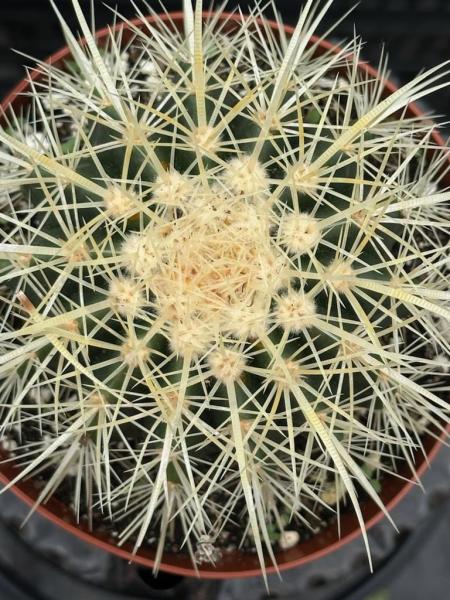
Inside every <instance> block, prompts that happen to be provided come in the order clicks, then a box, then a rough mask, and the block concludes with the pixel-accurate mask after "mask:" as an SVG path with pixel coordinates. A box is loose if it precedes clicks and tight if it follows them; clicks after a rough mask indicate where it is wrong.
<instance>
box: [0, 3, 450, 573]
mask: <svg viewBox="0 0 450 600" xmlns="http://www.w3.org/2000/svg"><path fill="white" fill-rule="evenodd" d="M214 14H215V11H204V12H203V18H205V19H206V18H208V17H210V16H211V15H214ZM244 16H245V15H244ZM158 17H159V18H160V19H162V20H163V21H164V22H165V23H169V22H170V21H173V23H174V24H175V25H176V26H179V25H180V24H182V23H183V20H184V13H183V12H182V11H177V12H169V13H163V14H160V15H158ZM158 17H157V16H155V15H149V16H146V17H145V23H148V24H149V25H152V24H153V23H155V22H156V19H157V18H158ZM224 20H227V21H229V22H230V23H238V22H241V20H242V19H241V16H240V15H238V14H236V13H230V12H223V13H222V14H221V18H220V20H219V22H223V21H224ZM258 21H259V22H262V19H258ZM265 21H266V22H267V24H268V25H269V26H270V28H271V29H272V30H273V31H279V30H280V29H281V28H280V24H279V23H277V22H276V21H274V20H271V19H267V20H265ZM129 23H130V24H132V25H134V26H136V27H137V28H139V29H143V28H144V26H145V23H144V21H143V19H141V18H139V17H137V18H134V19H131V20H130V21H129ZM283 29H284V32H285V33H286V34H287V35H292V33H293V32H294V27H292V26H291V25H287V24H283ZM120 30H123V31H124V32H127V31H129V32H130V33H132V29H131V28H130V26H129V24H128V23H122V22H121V23H118V24H116V25H115V27H113V28H109V27H105V28H102V29H100V30H98V31H96V33H95V39H96V41H97V42H101V41H102V40H105V39H107V37H108V35H109V33H110V31H112V32H113V33H117V32H118V31H120ZM81 43H82V44H83V45H85V44H86V40H85V38H81ZM311 45H315V46H316V49H317V52H318V54H319V53H324V52H335V53H336V52H337V51H338V50H340V47H339V46H338V45H335V44H333V43H331V42H330V41H328V40H325V39H322V38H320V37H318V36H315V35H313V36H311V38H310V46H311ZM350 54H351V53H349V55H350ZM70 55H71V53H70V49H69V48H68V46H65V47H63V48H61V49H60V50H59V51H57V52H55V53H54V54H52V55H51V56H49V57H48V58H47V59H45V60H44V61H41V62H42V63H44V64H53V65H58V64H59V63H61V62H62V61H63V60H64V59H67V58H69V57H70ZM358 69H359V70H360V72H362V73H365V74H367V75H369V76H370V77H377V78H379V76H380V75H379V72H378V71H377V70H376V69H375V68H374V67H372V66H371V65H369V64H367V63H365V62H361V61H359V63H358ZM42 75H43V72H42V69H41V67H40V66H39V65H38V66H37V67H33V68H32V70H31V72H30V73H29V74H28V77H27V78H23V79H22V80H21V81H20V82H19V83H18V84H17V85H16V86H15V87H14V88H13V89H12V90H11V91H10V92H9V93H8V94H7V95H6V97H5V99H4V100H3V102H2V103H1V104H0V123H1V121H2V120H3V118H4V114H6V112H7V109H8V107H10V106H12V107H19V108H20V107H21V106H23V105H26V104H27V95H26V93H27V92H28V91H29V88H30V85H29V80H31V81H36V80H39V78H40V77H42ZM383 85H384V94H386V93H389V94H390V93H392V92H394V91H395V90H397V89H398V86H396V85H395V84H394V83H393V82H392V81H391V80H389V79H384V80H383ZM406 112H407V114H408V115H410V116H415V117H422V118H424V117H426V114H425V113H424V111H423V110H422V109H421V108H420V107H419V105H418V104H417V103H415V102H411V103H410V104H408V107H407V111H406ZM432 138H433V140H434V142H435V143H436V144H437V145H438V146H439V147H441V148H444V147H445V146H446V144H445V141H444V139H443V137H442V136H441V134H440V133H439V132H438V131H436V130H434V131H433V133H432ZM449 160H450V157H449ZM447 432H450V425H449V426H448V427H447ZM445 438H446V434H445V433H442V434H441V435H440V436H436V437H433V436H431V435H428V436H426V445H427V446H428V447H427V452H426V455H425V456H424V455H423V454H419V453H417V457H416V458H417V460H418V465H417V469H416V472H417V476H418V477H420V476H421V475H422V474H423V473H424V472H425V471H426V469H427V468H428V466H429V464H430V462H431V461H432V460H433V459H434V457H435V456H436V454H437V453H438V451H439V450H440V448H441V447H442V445H443V442H444V439H445ZM2 458H4V455H3V454H2V453H1V452H0V459H2ZM13 477H14V467H13V466H12V465H11V464H7V465H5V464H1V462H0V482H1V483H3V484H5V485H7V484H8V483H9V482H10V481H11V480H12V479H13ZM410 477H411V474H409V478H406V479H405V480H403V479H401V478H399V477H394V476H390V477H389V476H388V477H387V478H386V481H388V480H392V481H393V482H395V484H396V485H395V488H396V491H395V492H394V493H392V494H391V497H390V499H389V500H388V501H387V502H386V503H385V506H386V509H387V510H388V511H389V512H391V511H392V509H393V508H394V507H395V506H396V505H397V504H398V503H399V502H400V501H401V500H402V499H403V498H404V496H405V495H406V494H407V493H408V492H409V491H410V490H411V489H412V487H413V486H415V485H416V482H415V481H414V480H412V479H411V478H410ZM10 491H12V492H13V493H14V494H15V495H16V496H17V497H18V498H20V499H21V500H22V501H23V502H25V503H26V504H27V505H28V506H30V507H33V508H36V510H37V512H38V513H40V514H41V515H42V516H43V517H45V518H46V519H48V520H49V521H51V522H52V523H53V524H55V525H57V526H59V527H61V528H62V529H64V530H65V531H68V532H70V533H72V534H73V535H75V536H77V537H78V538H80V539H82V540H83V541H85V542H86V543H88V544H91V545H93V546H96V547H98V548H100V549H102V550H105V551H107V552H109V553H112V554H114V555H116V556H118V557H120V558H122V559H125V560H127V561H129V562H134V563H137V564H139V565H142V566H144V567H149V568H152V567H154V560H152V558H151V554H152V553H151V552H150V551H149V552H146V551H145V550H144V551H142V550H139V551H138V553H137V554H133V553H132V551H131V549H127V545H124V546H123V547H119V546H117V545H116V544H115V543H114V540H112V539H111V538H108V537H107V536H102V535H101V534H99V533H98V532H97V533H95V532H89V531H88V530H87V529H86V528H83V526H82V525H79V524H76V523H75V520H74V517H73V515H71V512H70V511H69V509H68V508H67V507H66V506H65V505H64V504H63V503H62V502H60V501H58V500H55V499H53V498H52V499H50V500H49V501H48V502H47V503H46V504H41V505H39V506H37V507H35V501H36V496H37V494H36V492H35V490H34V489H33V479H32V478H30V479H27V480H25V481H23V482H20V483H18V484H16V485H14V486H13V487H11V488H10ZM381 497H383V493H382V494H381ZM362 505H363V506H362V508H363V509H364V507H365V506H366V508H367V507H368V510H365V511H363V512H366V513H367V512H369V513H370V516H369V518H368V519H367V520H366V521H365V527H366V530H369V529H370V528H371V527H373V526H374V525H376V524H377V523H378V522H379V521H381V520H382V519H383V518H384V514H383V512H382V511H381V510H379V509H378V508H374V507H375V504H374V503H373V502H372V501H367V502H363V503H362ZM352 520H353V522H354V524H353V527H350V528H349V531H348V532H347V533H344V534H343V535H342V536H341V537H340V538H337V537H336V535H335V534H333V533H332V534H331V535H328V537H329V538H330V541H329V543H325V544H324V545H322V547H320V546H319V547H318V548H316V549H314V550H312V551H310V552H304V551H300V550H299V548H301V546H302V543H300V544H299V545H297V546H296V547H294V548H292V549H290V550H288V551H284V552H282V551H278V552H277V553H276V555H275V556H276V558H277V567H275V566H273V565H272V564H267V565H266V568H265V571H266V573H267V574H273V573H276V572H277V571H285V570H287V569H292V568H294V567H298V566H300V565H303V564H306V563H308V562H311V561H313V560H316V559H319V558H322V557H324V556H326V555H328V554H330V553H331V552H334V551H336V550H338V549H340V548H342V547H343V546H345V545H346V544H348V543H350V542H351V541H353V540H355V539H358V538H360V537H361V530H360V527H359V524H358V522H357V519H356V516H354V515H352ZM332 529H335V525H329V526H327V527H326V528H325V529H323V530H321V531H320V532H319V533H318V534H315V535H314V536H313V538H312V539H314V538H318V537H323V535H324V534H325V536H326V535H327V534H329V530H332ZM307 543H308V542H303V544H307ZM247 554H248V553H243V552H240V551H239V550H236V551H233V553H232V555H233V556H235V558H234V559H232V560H228V561H226V562H227V565H226V567H225V568H224V567H223V566H221V563H223V562H224V559H221V560H220V561H219V562H218V565H219V568H215V567H207V566H206V567H201V568H199V569H195V568H194V567H193V566H189V565H188V563H189V564H191V563H190V558H189V556H188V555H187V554H184V553H183V554H182V553H168V552H165V553H164V554H163V560H162V561H161V563H160V566H159V569H160V570H161V571H164V572H167V573H172V574H174V575H181V576H187V577H200V578H203V579H232V578H247V577H254V576H260V575H261V573H262V569H261V567H260V566H258V565H257V561H255V560H253V562H254V566H244V567H241V568H239V567H240V564H241V563H242V562H243V563H246V562H247V563H248V562H249V560H245V559H244V557H245V558H247V559H248V558H254V557H253V556H252V555H250V556H247ZM180 557H185V558H187V561H186V560H183V558H181V560H180ZM250 562H251V561H250Z"/></svg>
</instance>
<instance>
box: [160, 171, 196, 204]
mask: <svg viewBox="0 0 450 600" xmlns="http://www.w3.org/2000/svg"><path fill="white" fill-rule="evenodd" d="M192 191H193V186H192V183H191V181H190V179H189V178H188V177H187V176H186V175H182V174H181V173H178V171H169V172H168V173H166V174H165V175H163V176H158V177H157V179H156V181H155V184H154V187H153V200H154V201H155V202H157V203H158V204H162V205H166V206H183V204H184V203H185V202H186V200H187V199H188V198H189V197H190V196H191V194H192Z"/></svg>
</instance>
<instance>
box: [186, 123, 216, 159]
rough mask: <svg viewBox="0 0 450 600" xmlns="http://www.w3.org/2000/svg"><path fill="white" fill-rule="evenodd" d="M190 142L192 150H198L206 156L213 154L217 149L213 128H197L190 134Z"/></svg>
mask: <svg viewBox="0 0 450 600" xmlns="http://www.w3.org/2000/svg"><path fill="white" fill-rule="evenodd" d="M191 142H192V145H193V146H194V148H198V149H199V150H202V151H203V152H206V153H208V154H215V153H216V152H217V149H218V147H219V139H218V137H217V134H216V130H215V129H214V128H213V127H198V128H197V129H194V130H193V131H192V133H191Z"/></svg>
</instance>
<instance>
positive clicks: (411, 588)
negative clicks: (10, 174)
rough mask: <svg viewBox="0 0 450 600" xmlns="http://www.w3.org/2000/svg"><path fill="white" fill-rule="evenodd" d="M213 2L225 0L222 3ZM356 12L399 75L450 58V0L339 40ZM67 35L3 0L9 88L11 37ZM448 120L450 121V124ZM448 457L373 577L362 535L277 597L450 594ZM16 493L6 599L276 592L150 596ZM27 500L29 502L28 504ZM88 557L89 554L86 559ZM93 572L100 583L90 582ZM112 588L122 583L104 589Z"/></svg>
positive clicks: (35, 5) (441, 99) (233, 598)
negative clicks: (30, 510) (53, 527)
mask: <svg viewBox="0 0 450 600" xmlns="http://www.w3.org/2000/svg"><path fill="white" fill-rule="evenodd" d="M321 1H322V2H323V1H325V0H321ZM107 2H108V0H107ZM80 3H81V5H82V6H83V8H84V9H85V10H86V12H88V11H89V6H90V0H80ZM108 3H109V5H110V6H117V7H118V8H119V10H120V11H121V12H122V13H123V14H124V15H125V16H128V17H131V16H133V14H134V12H135V11H134V8H133V6H132V2H131V0H116V1H114V0H110V1H109V2H108ZM137 3H138V5H139V6H140V7H142V10H143V12H145V6H144V5H143V3H142V2H140V0H137ZM148 3H149V4H150V5H151V6H152V7H153V8H154V9H155V10H158V7H159V3H158V1H157V0H148ZM208 3H209V0H205V5H207V4H208ZM354 3H355V0H335V2H334V5H333V6H332V7H331V10H330V11H329V14H328V16H327V18H326V19H325V21H324V23H323V25H322V29H321V30H322V31H324V30H325V29H326V28H327V26H329V25H331V24H332V23H333V21H335V20H336V19H337V18H339V17H340V16H341V15H342V14H343V13H344V12H346V10H348V9H349V8H350V7H351V6H353V5H354ZM56 4H57V6H58V7H59V9H60V11H61V12H62V13H63V15H64V17H65V18H66V20H67V21H68V23H69V25H70V26H71V27H73V28H76V25H75V19H74V15H73V11H72V8H71V1H70V0H56ZM93 4H94V6H95V12H96V27H97V28H100V27H102V26H104V25H106V24H108V23H111V21H112V13H111V11H110V10H108V8H106V7H105V6H104V4H103V2H102V1H101V0H93ZM164 4H165V6H166V7H167V9H168V10H179V9H180V7H181V4H182V0H164ZM214 4H215V5H216V6H218V5H219V4H220V2H219V1H216V2H214V3H213V5H214ZM252 4H253V2H247V1H246V0H241V1H240V2H237V1H230V2H229V3H228V6H229V7H230V8H233V7H236V5H240V7H241V8H242V9H243V10H245V7H246V6H248V5H252ZM300 4H301V3H300V2H298V0H278V1H277V2H276V5H277V7H278V10H279V11H280V12H281V13H282V15H283V17H284V20H285V21H286V22H287V23H292V24H293V23H295V21H296V17H297V14H298V10H299V6H300ZM355 23H356V24H357V25H356V31H357V33H358V34H360V35H361V37H362V38H363V40H364V41H365V42H367V44H366V47H365V48H364V53H363V56H364V57H365V58H366V59H367V60H368V61H369V62H371V63H372V64H374V65H376V64H377V62H378V58H379V56H380V52H381V49H382V47H383V44H384V46H385V48H386V50H387V52H388V54H389V57H390V61H389V62H390V67H391V71H392V73H393V75H394V78H395V79H396V80H398V81H400V82H404V81H407V80H409V79H411V78H412V77H413V76H414V75H415V74H416V73H418V72H419V71H421V70H422V69H424V68H427V67H430V66H432V65H434V64H436V63H439V62H443V61H444V60H448V59H450V0H362V1H361V3H360V5H359V6H358V7H356V9H355V11H354V12H353V14H351V15H350V16H348V17H347V18H346V20H345V21H344V22H343V23H342V24H341V25H339V27H338V29H337V33H336V37H337V39H342V38H348V37H351V36H352V35H353V28H354V24H355ZM63 45H64V39H63V36H62V34H61V31H60V28H59V25H58V21H57V19H56V17H55V16H54V14H53V11H52V9H51V6H50V4H49V2H48V1H47V0H0V99H1V98H2V97H4V96H5V94H6V93H7V91H8V90H9V89H10V88H12V87H13V86H14V85H15V84H16V83H17V82H18V81H19V80H20V79H21V78H22V77H23V73H24V70H23V65H24V64H31V61H27V59H25V58H24V57H23V56H21V55H18V54H16V53H14V52H12V51H11V48H14V49H17V50H20V51H22V52H23V53H25V54H28V55H30V56H33V57H36V58H41V59H42V58H45V57H47V56H48V55H50V54H51V53H53V52H55V51H56V50H58V49H59V48H60V47H61V46H63ZM449 79H450V77H449ZM426 107H427V108H429V109H431V110H434V111H435V112H437V113H439V114H441V115H442V118H443V120H445V119H450V87H449V88H447V89H444V90H441V91H440V92H439V93H438V94H435V95H433V96H431V97H429V98H427V100H426ZM446 129H447V131H449V130H450V128H449V127H447V128H446ZM449 457H450V453H449V451H448V450H447V451H446V452H445V453H444V452H443V453H441V456H440V457H439V460H438V461H435V463H434V464H433V467H432V469H431V470H430V472H429V473H428V474H427V476H426V477H425V482H424V483H425V487H426V489H427V495H423V494H422V493H421V492H420V490H417V491H416V492H415V493H411V494H409V496H408V498H407V499H406V500H405V501H403V502H402V504H401V505H400V506H399V507H398V508H397V510H396V512H395V514H394V518H395V521H396V523H397V524H398V525H399V528H400V531H401V534H402V535H401V536H400V537H395V538H394V537H393V530H391V528H390V527H386V526H385V525H386V524H384V525H383V524H381V525H380V526H378V527H377V528H375V529H374V530H372V531H371V533H370V538H371V547H372V548H373V549H374V552H375V558H376V557H377V555H378V559H379V561H380V562H379V565H378V566H377V568H376V569H375V576H374V577H372V578H369V577H368V572H367V561H366V558H365V556H364V553H363V552H362V551H361V548H359V546H358V544H359V542H355V543H354V544H353V545H350V546H348V547H346V548H345V549H343V550H342V551H341V552H340V553H335V554H333V555H331V556H329V557H327V558H326V559H322V560H321V561H316V562H315V563H313V564H311V565H310V566H308V567H305V568H303V569H298V570H294V571H291V572H289V573H286V574H285V575H284V577H283V583H277V582H276V581H275V579H276V578H273V579H274V581H273V582H271V588H272V589H273V590H274V593H273V595H272V596H271V598H275V597H276V598H278V599H279V600H294V599H295V600H297V598H299V597H302V598H308V600H324V599H326V600H329V599H331V598H333V600H335V599H337V598H339V599H340V600H343V598H344V596H345V598H346V600H363V599H364V600H366V599H367V600H369V598H370V600H445V599H446V598H450V536H449V530H450V529H449V528H450V470H449V469H450V467H449ZM6 502H9V503H10V504H11V506H12V507H13V509H14V510H12V509H11V512H12V513H13V515H14V517H13V518H8V514H7V512H8V511H7V510H6V508H5V506H6V504H5V503H6ZM17 504H18V503H17V501H15V500H14V499H12V497H11V496H8V495H6V496H1V498H0V600H54V599H57V600H61V599H64V600H91V599H92V600H101V599H105V600H106V599H109V598H111V599H112V598H117V599H118V600H119V599H122V598H126V600H129V599H131V598H137V597H138V596H139V598H144V597H145V598H147V599H150V598H156V597H158V598H159V597H164V598H167V599H169V598H173V599H174V600H191V599H192V600H200V599H203V600H214V599H218V600H242V598H246V600H256V599H257V600H260V599H263V598H268V596H267V595H266V593H265V591H264V588H263V586H262V582H261V581H260V580H248V581H239V580H237V581H234V582H227V583H226V584H224V586H220V587H217V586H216V587H213V588H211V587H210V586H209V584H207V583H203V584H200V583H199V582H197V581H194V582H192V585H191V588H189V585H190V584H189V582H187V583H186V585H187V586H188V587H181V588H179V589H178V591H176V589H175V590H174V591H173V592H169V590H167V591H164V595H163V596H157V595H156V591H150V590H149V589H148V588H147V587H146V588H145V589H144V590H143V591H142V595H141V590H140V588H139V585H142V582H141V580H140V575H139V570H137V571H136V569H134V570H133V567H132V565H128V564H126V563H125V562H123V561H119V560H118V559H113V558H112V557H110V556H109V555H106V554H105V553H103V552H100V551H98V552H97V553H94V551H93V549H92V548H88V547H81V546H78V545H77V544H78V542H77V541H76V539H75V538H73V539H72V538H71V539H70V540H68V541H67V543H66V542H65V541H64V540H62V539H61V532H60V531H56V532H54V533H53V537H52V534H51V531H50V532H49V528H50V526H49V525H48V523H47V522H45V523H44V522H43V519H41V518H40V517H39V516H35V517H34V518H33V519H32V520H31V521H30V522H29V523H28V525H27V528H25V529H20V524H21V521H22V519H21V518H20V519H18V518H17V517H16V510H17ZM19 504H20V503H19ZM19 508H20V506H19ZM21 510H22V512H23V510H24V508H23V507H22V509H21ZM16 521H17V523H16ZM41 521H42V523H41ZM36 540H37V541H36ZM42 541H47V542H46V543H47V546H48V548H46V549H45V548H44V550H42V547H41V546H42ZM355 544H356V546H355ZM35 547H38V548H39V549H38V550H36V548H35ZM355 548H356V549H355ZM390 552H392V554H390ZM64 557H65V558H64ZM85 557H86V560H84V563H86V564H82V563H83V558H85ZM69 559H72V562H73V560H74V559H79V563H80V565H82V566H80V567H79V569H69V566H68V563H69V562H70V561H69ZM384 564H386V565H387V566H386V567H384V566H383V565H384ZM86 571H87V572H88V574H87V575H86V573H85V572H86ZM92 573H94V574H95V577H93V575H92ZM138 576H139V577H138ZM360 580H361V581H362V582H364V583H362V584H361V586H359V584H358V585H356V584H355V582H359V581H360ZM92 583H95V586H91V584H92ZM152 585H153V584H152ZM180 585H181V584H180ZM183 585H184V584H183ZM353 585H356V587H355V592H354V593H351V592H350V595H347V594H348V591H347V592H346V593H345V594H344V593H343V592H342V590H343V589H344V588H346V589H347V588H348V589H350V587H351V586H353ZM208 586H209V587H208ZM121 588H122V589H121ZM356 588H357V589H356ZM362 588H364V589H362ZM106 589H109V590H114V591H110V592H106V591H105V590H106ZM123 589H126V593H123ZM190 589H191V590H193V591H192V592H191V591H189V590H190ZM338 589H339V590H340V592H338ZM134 590H136V592H135V593H136V595H135V593H134ZM358 590H359V591H358ZM138 592H139V593H138ZM341 594H343V595H341Z"/></svg>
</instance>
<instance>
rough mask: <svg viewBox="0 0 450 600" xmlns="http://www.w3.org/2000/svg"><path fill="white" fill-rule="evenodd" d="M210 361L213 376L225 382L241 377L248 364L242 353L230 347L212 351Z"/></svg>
mask: <svg viewBox="0 0 450 600" xmlns="http://www.w3.org/2000/svg"><path fill="white" fill-rule="evenodd" d="M208 362H209V366H210V368H211V373H212V374H213V376H214V377H215V378H216V379H218V380H219V381H223V382H224V383H227V382H231V381H236V380H237V379H239V378H240V376H241V375H242V372H243V370H244V368H245V364H246V360H245V357H244V355H243V354H242V353H240V352H236V351H235V350H230V349H228V348H219V349H218V350H215V351H214V352H211V354H210V355H209V357H208Z"/></svg>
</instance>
